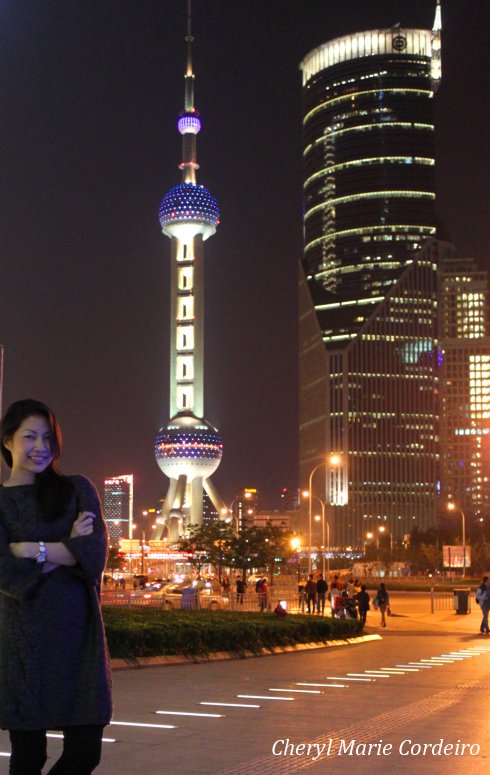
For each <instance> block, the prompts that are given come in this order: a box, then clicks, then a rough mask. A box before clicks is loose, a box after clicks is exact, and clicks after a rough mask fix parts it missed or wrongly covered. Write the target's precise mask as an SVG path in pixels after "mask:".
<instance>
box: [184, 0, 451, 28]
mask: <svg viewBox="0 0 490 775" xmlns="http://www.w3.org/2000/svg"><path fill="white" fill-rule="evenodd" d="M189 2H190V0H189ZM432 29H433V30H434V32H440V31H441V30H442V15H441V0H437V3H436V15H435V17H434V24H433V25H432Z"/></svg>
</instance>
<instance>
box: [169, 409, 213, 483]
mask: <svg viewBox="0 0 490 775" xmlns="http://www.w3.org/2000/svg"><path fill="white" fill-rule="evenodd" d="M222 455H223V442H222V440H221V436H220V435H219V433H218V431H217V430H216V428H214V427H213V426H212V425H211V424H210V423H208V422H206V420H202V419H200V418H198V417H195V416H194V415H193V414H191V413H190V412H180V413H179V414H178V415H176V416H175V417H173V418H172V420H170V422H169V424H168V425H167V427H166V428H160V430H159V432H158V435H157V438H156V440H155V457H156V461H157V463H158V466H159V467H160V469H161V470H162V471H163V473H164V474H165V475H166V476H168V477H171V478H174V479H177V478H178V477H179V476H180V475H181V474H185V476H186V477H187V480H188V481H192V480H193V479H195V478H196V477H202V478H203V479H207V478H208V477H209V476H211V475H212V474H214V472H215V471H216V469H217V468H218V466H219V464H220V462H221V457H222Z"/></svg>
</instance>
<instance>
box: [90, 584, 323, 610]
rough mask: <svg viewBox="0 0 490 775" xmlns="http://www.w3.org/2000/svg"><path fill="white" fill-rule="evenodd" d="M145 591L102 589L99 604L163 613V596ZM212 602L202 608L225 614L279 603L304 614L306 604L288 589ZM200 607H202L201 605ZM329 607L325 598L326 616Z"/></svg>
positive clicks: (227, 594) (228, 595)
mask: <svg viewBox="0 0 490 775" xmlns="http://www.w3.org/2000/svg"><path fill="white" fill-rule="evenodd" d="M146 594H147V595H148V596H145V590H128V589H126V590H123V589H103V590H102V592H101V602H102V604H103V605H119V606H125V607H126V606H145V607H149V608H160V609H165V608H166V605H165V596H163V595H162V596H160V595H151V593H146ZM214 600H217V601H218V605H217V606H213V605H205V606H204V607H212V608H214V607H217V608H219V609H220V610H224V611H251V612H256V611H273V610H274V608H275V607H276V606H277V604H278V603H281V604H283V605H284V607H285V608H286V611H288V612H289V613H307V606H306V601H305V599H304V598H302V599H300V597H299V595H298V593H297V592H296V591H293V590H292V589H291V587H287V588H284V587H281V586H279V585H278V586H275V585H273V586H272V587H269V590H268V593H267V596H266V597H264V596H263V595H260V594H259V593H257V592H255V590H250V589H248V590H247V591H246V592H244V593H243V594H238V593H236V592H235V591H233V592H232V591H230V592H223V593H221V595H218V594H216V595H214V594H213V595H212V597H211V598H210V601H209V602H210V603H211V602H212V601H214ZM172 602H173V603H174V605H173V607H174V608H179V607H180V601H179V600H175V596H172ZM206 602H207V601H206V598H204V597H203V603H206ZM201 607H203V606H202V605H201ZM330 613H331V604H330V598H329V596H327V599H326V601H325V614H328V615H330Z"/></svg>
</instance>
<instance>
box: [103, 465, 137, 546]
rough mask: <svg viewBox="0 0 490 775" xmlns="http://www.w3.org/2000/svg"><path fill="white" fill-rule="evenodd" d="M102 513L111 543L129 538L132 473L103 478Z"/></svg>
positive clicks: (131, 522) (130, 531)
mask: <svg viewBox="0 0 490 775" xmlns="http://www.w3.org/2000/svg"><path fill="white" fill-rule="evenodd" d="M104 515H105V518H106V522H107V528H108V530H109V537H110V540H111V542H112V543H114V544H117V543H119V541H120V540H121V538H131V537H132V536H131V533H132V524H133V475H132V474H128V475H125V476H111V477H108V478H107V479H104Z"/></svg>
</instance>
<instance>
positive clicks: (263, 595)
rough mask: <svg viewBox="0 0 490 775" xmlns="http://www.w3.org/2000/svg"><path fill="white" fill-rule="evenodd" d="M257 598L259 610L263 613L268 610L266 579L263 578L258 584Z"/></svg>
mask: <svg viewBox="0 0 490 775" xmlns="http://www.w3.org/2000/svg"><path fill="white" fill-rule="evenodd" d="M259 598H260V610H261V611H265V610H266V609H269V585H268V584H267V579H266V578H263V579H262V582H261V584H260V593H259Z"/></svg>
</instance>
